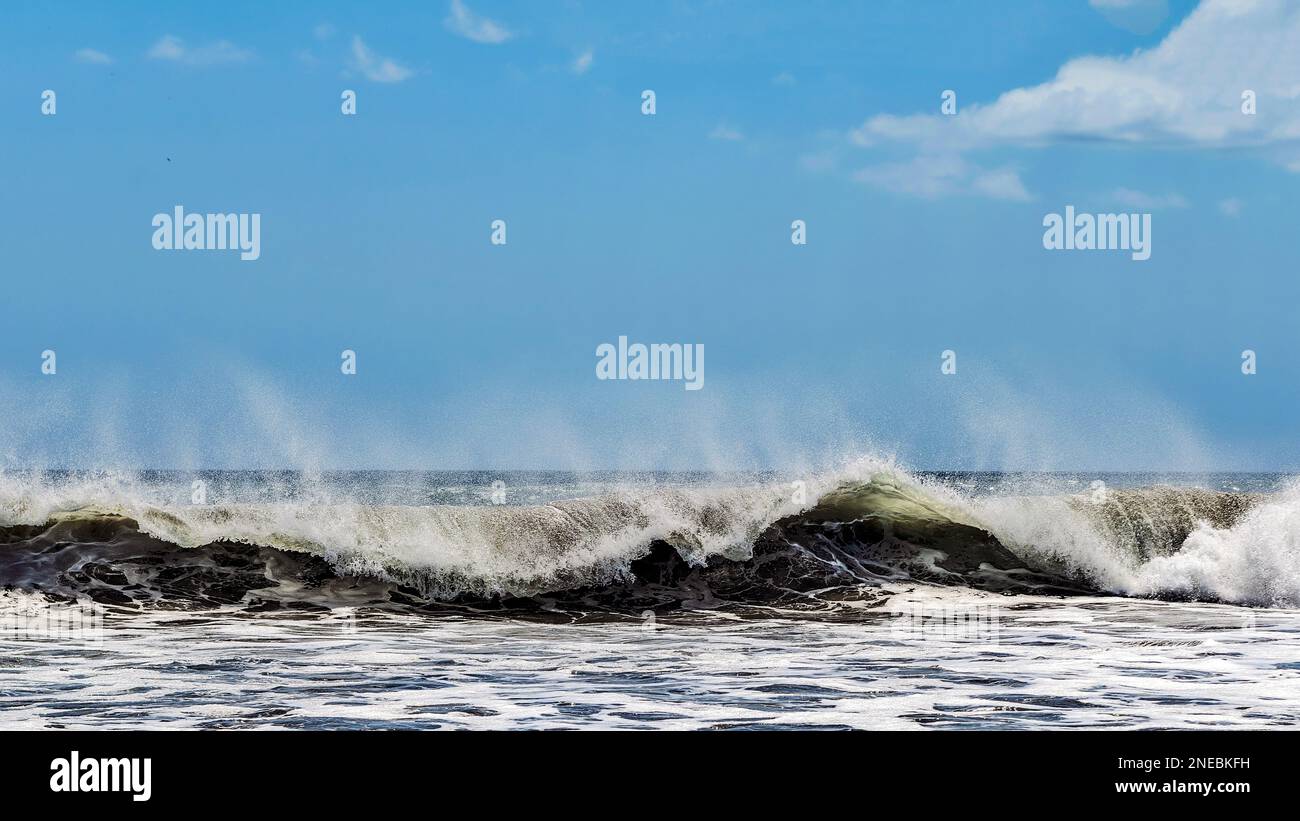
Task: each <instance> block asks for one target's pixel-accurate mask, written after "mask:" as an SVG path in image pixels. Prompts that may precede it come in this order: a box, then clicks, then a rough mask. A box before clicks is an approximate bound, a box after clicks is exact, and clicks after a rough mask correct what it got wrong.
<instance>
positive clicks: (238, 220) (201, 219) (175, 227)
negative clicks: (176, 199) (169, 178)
mask: <svg viewBox="0 0 1300 821" xmlns="http://www.w3.org/2000/svg"><path fill="white" fill-rule="evenodd" d="M153 227H154V229H155V230H154V232H153V247H154V249H155V250H158V251H225V250H231V251H233V250H238V251H239V252H240V254H239V258H240V259H242V260H254V259H257V258H258V257H260V256H261V255H262V215H261V214H186V213H185V209H184V208H183V207H182V206H180V205H178V206H176V208H175V209H174V210H173V213H171V214H166V213H159V214H154V217H153Z"/></svg>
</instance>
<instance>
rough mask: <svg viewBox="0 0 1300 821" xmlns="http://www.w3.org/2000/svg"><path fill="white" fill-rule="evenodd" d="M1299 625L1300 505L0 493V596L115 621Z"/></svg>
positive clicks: (1, 482)
mask: <svg viewBox="0 0 1300 821" xmlns="http://www.w3.org/2000/svg"><path fill="white" fill-rule="evenodd" d="M918 584H920V585H946V586H964V587H970V588H975V589H979V590H984V591H990V592H996V593H1005V594H1022V593H1037V594H1060V595H1072V594H1091V595H1096V594H1113V595H1121V596H1141V597H1155V598H1165V599H1195V600H1204V601H1221V602H1228V603H1234V604H1244V605H1252V606H1259V607H1297V606H1300V487H1297V486H1296V485H1293V484H1292V485H1285V486H1283V488H1282V489H1281V490H1279V491H1277V492H1269V493H1247V492H1221V491H1215V490H1206V489H1200V488H1194V487H1172V486H1151V487H1141V488H1128V489H1109V490H1105V491H1103V492H1100V493H1098V492H1085V493H1079V494H1055V495H1000V494H996V493H995V494H990V495H972V494H968V493H965V492H964V491H962V490H961V489H960V488H958V487H955V486H953V485H951V484H948V483H944V482H941V481H936V480H932V479H926V478H921V477H916V476H913V475H911V474H908V473H906V472H904V471H901V470H899V469H897V468H894V467H892V466H889V465H881V464H876V463H859V464H857V465H855V466H854V467H853V468H851V469H845V470H840V471H833V472H829V473H826V474H822V475H820V476H817V477H815V478H814V479H812V480H810V481H807V482H806V483H804V484H803V485H801V487H800V491H799V492H798V493H793V492H792V487H791V485H790V484H788V483H785V482H775V481H774V482H769V483H761V482H760V483H748V484H743V485H740V486H734V487H725V486H724V487H650V488H646V487H627V488H615V489H611V490H605V491H603V492H601V493H598V494H596V495H592V496H585V497H581V498H573V499H567V500H565V499H561V500H556V501H552V502H550V503H548V504H538V505H528V506H516V505H491V504H482V505H473V504H459V505H412V504H376V503H358V502H351V501H347V500H332V499H331V500H302V499H294V500H292V501H287V502H275V501H267V502H253V503H241V504H231V505H185V504H159V503H158V502H157V501H156V500H153V499H149V498H147V495H146V494H137V493H135V492H134V491H133V489H132V487H131V485H130V484H126V485H121V484H118V485H114V486H111V487H105V486H102V485H99V486H94V487H90V486H87V485H86V484H85V483H80V484H78V483H76V482H63V483H57V482H56V483H50V482H48V481H41V482H38V481H35V480H31V479H25V478H17V477H13V476H8V477H0V586H4V587H6V588H9V589H21V590H26V591H33V592H42V593H44V594H46V595H47V596H49V597H51V598H58V599H71V598H89V599H92V600H94V601H96V602H99V603H101V604H103V605H107V606H113V607H124V608H141V607H154V608H170V609H185V610H190V609H202V608H211V607H240V608H247V609H255V610H258V609H282V608H300V609H305V610H310V609H316V608H328V607H336V606H341V605H373V606H386V607H400V608H420V609H424V610H428V611H430V612H451V613H462V614H474V613H478V614H492V613H499V614H507V615H513V614H520V615H526V614H534V615H538V616H546V614H564V613H582V614H615V615H637V614H639V613H642V612H644V610H646V609H651V610H655V611H656V612H669V611H678V612H683V611H718V610H721V611H732V612H736V613H738V614H750V613H754V612H763V611H767V610H777V611H781V612H785V613H806V614H810V615H815V614H833V615H836V616H839V615H851V614H852V613H854V612H861V611H863V610H869V609H870V608H872V607H875V606H877V605H879V604H880V603H881V602H882V601H885V600H887V598H888V596H889V595H890V593H891V592H892V591H895V590H897V589H898V587H899V585H918Z"/></svg>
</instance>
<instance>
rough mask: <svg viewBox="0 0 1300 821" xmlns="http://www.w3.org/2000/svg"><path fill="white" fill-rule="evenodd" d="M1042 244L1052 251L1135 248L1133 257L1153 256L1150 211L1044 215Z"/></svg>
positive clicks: (1070, 210) (1069, 207)
mask: <svg viewBox="0 0 1300 821" xmlns="http://www.w3.org/2000/svg"><path fill="white" fill-rule="evenodd" d="M1043 227H1044V228H1046V229H1047V230H1046V231H1044V232H1043V247H1044V248H1046V249H1048V250H1049V251H1060V250H1066V251H1091V250H1094V249H1095V250H1098V251H1132V252H1133V259H1136V260H1144V259H1150V258H1151V215H1150V214H1096V215H1093V214H1075V213H1074V206H1073V205H1067V206H1065V216H1064V217H1062V216H1061V215H1060V214H1048V215H1047V216H1045V217H1043Z"/></svg>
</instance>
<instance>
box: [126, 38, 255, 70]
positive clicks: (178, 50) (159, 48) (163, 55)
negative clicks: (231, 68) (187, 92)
mask: <svg viewBox="0 0 1300 821" xmlns="http://www.w3.org/2000/svg"><path fill="white" fill-rule="evenodd" d="M148 56H149V57H151V58H153V59H155V60H169V61H171V62H174V63H183V64H185V65H188V66H211V65H219V64H222V63H245V62H248V61H249V60H251V59H252V58H253V52H251V51H249V50H248V49H243V48H240V47H239V46H236V45H235V44H234V43H232V42H230V41H229V40H217V41H216V42H214V43H209V44H207V45H205V46H198V47H190V46H187V45H185V41H184V40H182V39H181V38H179V37H177V36H175V35H173V34H164V35H163V36H162V37H161V38H160V39H159V40H158V42H156V43H154V44H153V47H152V48H150V49H149V51H148Z"/></svg>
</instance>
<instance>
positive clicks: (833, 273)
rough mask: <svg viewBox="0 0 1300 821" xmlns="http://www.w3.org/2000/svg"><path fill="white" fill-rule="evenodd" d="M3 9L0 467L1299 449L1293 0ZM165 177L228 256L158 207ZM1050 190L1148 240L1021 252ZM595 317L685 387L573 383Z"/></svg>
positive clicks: (1268, 460) (1036, 235)
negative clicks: (252, 253)
mask: <svg viewBox="0 0 1300 821" xmlns="http://www.w3.org/2000/svg"><path fill="white" fill-rule="evenodd" d="M3 14H4V20H3V25H2V26H0V46H2V47H0V110H3V112H4V116H3V120H2V121H0V184H3V189H4V191H5V194H6V196H4V197H3V198H2V199H0V224H3V226H4V239H5V242H4V246H5V248H4V257H3V258H4V260H5V262H4V267H5V271H6V275H5V292H6V295H7V297H8V299H7V308H8V310H6V311H5V317H6V320H5V322H4V323H3V327H0V410H2V411H3V412H4V414H5V416H6V418H7V419H8V420H9V421H8V424H7V425H6V430H5V432H4V433H3V434H0V463H2V464H4V465H8V466H18V465H27V466H30V465H74V466H81V467H92V466H93V467H110V466H140V465H147V466H161V467H234V466H288V467H367V466H368V467H421V468H462V467H471V468H472V467H482V468H506V467H520V468H526V467H557V468H611V467H612V468H683V467H684V468H696V467H702V468H710V467H712V468H724V467H751V466H784V465H790V464H807V463H810V462H822V461H826V460H828V459H834V458H835V457H836V456H839V455H844V454H848V453H853V452H861V451H873V452H883V453H896V454H897V455H898V456H899V457H900V458H901V459H902V460H904V461H905V462H906V463H907V464H909V465H913V466H917V467H922V468H1008V469H1067V470H1068V469H1147V468H1150V469H1170V470H1175V469H1177V470H1202V469H1207V470H1208V469H1215V468H1235V469H1295V468H1300V449H1298V448H1297V447H1296V444H1297V442H1298V441H1300V416H1298V415H1297V414H1296V412H1295V409H1296V407H1297V405H1298V404H1300V401H1298V400H1300V387H1298V386H1300V363H1298V361H1297V356H1296V350H1297V346H1296V342H1297V337H1298V336H1300V325H1298V324H1297V321H1296V320H1297V313H1298V312H1300V278H1298V277H1297V270H1298V269H1297V262H1298V261H1300V250H1298V249H1297V245H1296V239H1295V237H1296V232H1295V211H1294V208H1293V205H1294V203H1296V201H1297V199H1296V194H1297V190H1298V188H1300V57H1297V55H1300V9H1297V8H1296V7H1295V5H1294V4H1287V3H1283V2H1280V0H1278V1H1277V2H1273V0H1258V1H1257V2H1246V0H1231V1H1230V0H1215V1H1214V2H1211V1H1210V0H1207V2H1205V3H1202V4H1197V3H1194V2H1177V1H1176V0H1169V2H1162V1H1161V0H1092V2H1088V0H1077V1H1076V0H1062V1H1061V2H1034V3H1031V2H1010V1H1008V2H1004V3H1000V4H999V7H998V9H997V11H996V12H995V13H994V12H991V11H990V10H989V9H988V8H987V7H986V5H985V4H977V3H968V2H937V1H936V2H925V3H915V2H879V3H861V4H858V3H853V4H850V3H817V2H811V3H806V4H790V3H783V2H722V1H719V2H670V3H656V4H644V5H641V6H639V7H638V6H634V5H633V4H624V3H619V4H608V3H579V2H513V3H512V2H488V0H465V1H464V2H463V3H461V2H429V3H423V2H422V3H391V4H389V3H386V4H384V7H383V9H382V10H379V9H377V8H376V7H375V5H374V4H365V3H355V4H353V3H313V4H307V3H277V4H274V5H271V4H265V3H252V2H249V3H241V2H227V3H220V4H163V3H132V4H107V3H103V4H92V3H26V2H17V3H8V4H6V6H5V10H4V13H3ZM44 89H53V90H55V91H56V93H57V113H56V114H55V115H54V116H43V115H42V114H41V111H40V104H41V99H40V95H41V92H42V90H44ZM343 89H353V90H355V91H356V93H357V95H358V113H357V115H356V116H353V117H345V116H343V115H342V114H341V113H340V109H339V106H340V99H339V95H340V93H341V92H342V90H343ZM643 89H653V90H655V92H656V95H657V113H656V114H655V115H654V116H643V115H642V114H641V113H640V103H641V92H642V90H643ZM945 89H952V90H954V91H956V93H957V101H958V114H957V115H956V116H955V117H944V116H943V115H941V114H940V112H939V105H940V94H941V93H942V92H943V91H944V90H945ZM1243 89H1252V90H1254V91H1255V92H1256V95H1257V101H1258V102H1257V104H1258V112H1257V114H1256V115H1254V116H1246V115H1244V114H1242V113H1241V111H1240V110H1239V106H1240V94H1241V91H1242V90H1243ZM177 204H181V205H184V206H185V207H186V208H188V209H191V210H194V211H229V212H250V213H251V212H256V213H260V214H261V215H262V255H261V258H260V259H259V260H257V261H255V262H241V261H240V260H239V258H238V255H237V254H226V253H222V252H199V251H187V252H166V251H156V250H154V249H153V248H152V247H151V245H150V237H151V235H152V228H151V227H150V221H151V219H152V217H153V215H154V214H156V213H159V212H170V211H171V209H172V208H173V207H174V206H175V205H177ZM1067 204H1073V205H1074V206H1076V208H1078V209H1079V210H1087V211H1093V212H1103V211H1104V212H1110V211H1143V212H1149V213H1151V214H1152V219H1153V242H1152V245H1153V251H1152V256H1151V259H1150V260H1147V261H1145V262H1134V261H1132V260H1130V259H1129V256H1128V255H1127V254H1125V253H1119V252H1101V251H1092V252H1049V251H1046V250H1044V249H1043V246H1042V242H1041V240H1042V233H1043V228H1042V220H1043V217H1044V215H1045V214H1047V213H1051V212H1061V211H1062V210H1063V209H1064V207H1065V206H1066V205H1067ZM498 218H500V219H505V220H507V223H508V226H509V228H508V231H509V234H508V237H509V242H508V244H507V245H506V246H502V247H497V246H493V245H491V244H490V243H489V241H488V239H489V224H490V223H491V221H492V220H494V219H498ZM793 219H803V220H805V221H806V222H807V224H808V244H807V245H805V246H795V245H792V244H791V243H790V223H791V221H792V220H793ZM620 335H626V336H628V337H630V338H631V339H632V340H634V341H642V342H647V343H648V342H683V343H698V344H703V345H704V346H705V348H706V350H707V357H706V387H705V388H704V389H703V390H700V391H691V392H687V391H684V390H683V389H682V385H681V384H680V383H673V382H601V381H598V380H596V379H595V376H594V368H595V364H596V358H595V353H594V352H595V349H596V347H597V346H598V345H599V344H601V343H604V342H613V341H615V340H616V339H617V337H618V336H620ZM345 348H346V349H353V350H355V351H356V352H357V355H358V373H357V374H356V375H355V376H344V375H342V374H341V373H340V371H339V354H340V351H342V350H343V349H345ZM45 349H53V350H55V351H56V353H57V355H58V373H57V374H55V375H53V376H46V375H43V374H41V372H40V354H41V352H42V351H43V350H45ZM945 349H951V350H954V351H956V352H957V356H958V372H957V374H955V375H952V376H944V375H942V374H940V370H939V364H940V353H941V352H942V351H943V350H945ZM1244 349H1252V350H1254V351H1256V352H1257V356H1258V363H1259V365H1258V368H1259V370H1258V373H1257V374H1255V375H1252V376H1245V375H1243V374H1242V373H1241V369H1240V364H1241V352H1242V351H1243V350H1244Z"/></svg>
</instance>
